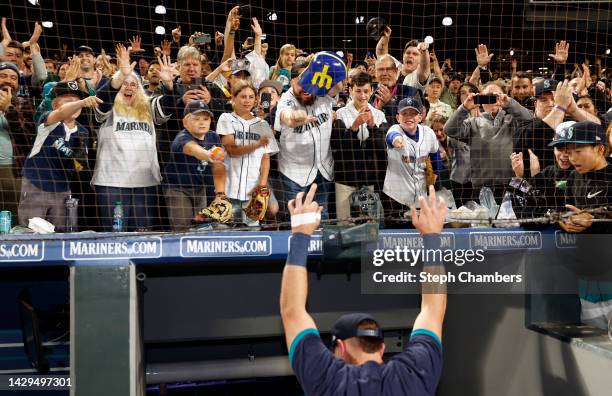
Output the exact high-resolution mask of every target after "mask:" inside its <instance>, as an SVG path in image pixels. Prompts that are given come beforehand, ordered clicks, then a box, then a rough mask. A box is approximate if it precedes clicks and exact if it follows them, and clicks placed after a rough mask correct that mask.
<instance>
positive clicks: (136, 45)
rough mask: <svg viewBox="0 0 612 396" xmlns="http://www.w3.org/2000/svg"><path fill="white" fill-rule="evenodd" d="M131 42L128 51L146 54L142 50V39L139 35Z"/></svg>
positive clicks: (133, 37)
mask: <svg viewBox="0 0 612 396" xmlns="http://www.w3.org/2000/svg"><path fill="white" fill-rule="evenodd" d="M128 41H129V42H130V47H129V48H128V51H130V52H144V49H142V47H141V45H142V39H141V38H140V36H139V35H136V36H132V39H131V40H128Z"/></svg>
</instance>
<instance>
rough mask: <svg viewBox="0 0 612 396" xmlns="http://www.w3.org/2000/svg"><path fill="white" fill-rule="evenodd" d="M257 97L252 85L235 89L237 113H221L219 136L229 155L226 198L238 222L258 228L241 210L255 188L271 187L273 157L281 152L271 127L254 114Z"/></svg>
mask: <svg viewBox="0 0 612 396" xmlns="http://www.w3.org/2000/svg"><path fill="white" fill-rule="evenodd" d="M256 98H257V92H256V90H255V88H254V87H253V86H252V85H251V84H249V83H248V82H246V81H238V83H237V84H235V85H233V86H232V107H233V109H234V111H233V112H232V113H223V114H221V116H220V117H219V121H218V122H217V133H218V134H219V135H221V142H222V143H223V145H224V146H225V149H226V151H227V153H228V154H229V160H228V165H229V170H228V172H227V173H226V175H227V176H226V178H227V179H226V183H225V189H226V195H227V196H228V198H229V199H230V200H231V202H232V207H233V209H234V220H235V221H239V222H240V221H241V222H242V223H244V224H246V225H248V226H257V225H258V223H259V222H258V221H254V220H251V219H249V218H248V217H246V215H245V213H244V212H242V211H241V209H242V208H243V207H246V204H247V203H248V201H249V198H250V193H251V191H252V190H253V189H255V188H256V187H258V186H262V187H265V186H267V184H268V172H269V171H270V155H272V154H275V153H277V152H278V144H277V143H276V139H275V138H274V132H273V131H272V128H270V125H269V124H268V123H267V122H266V121H264V120H262V119H261V118H259V117H255V116H254V115H253V114H252V113H251V110H252V109H253V108H254V107H255V105H256V103H257V99H256Z"/></svg>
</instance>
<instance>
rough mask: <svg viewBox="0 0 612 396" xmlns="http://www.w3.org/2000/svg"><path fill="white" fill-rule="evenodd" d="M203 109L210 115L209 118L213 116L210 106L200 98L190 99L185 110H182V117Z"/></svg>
mask: <svg viewBox="0 0 612 396" xmlns="http://www.w3.org/2000/svg"><path fill="white" fill-rule="evenodd" d="M203 111H205V112H207V113H208V114H209V115H210V118H213V113H212V111H210V108H209V107H208V105H207V104H206V103H204V102H202V101H201V100H192V101H191V102H189V103H187V106H185V110H183V117H186V116H187V114H196V113H201V112H203Z"/></svg>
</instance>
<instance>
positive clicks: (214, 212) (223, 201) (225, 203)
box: [195, 193, 232, 223]
mask: <svg viewBox="0 0 612 396" xmlns="http://www.w3.org/2000/svg"><path fill="white" fill-rule="evenodd" d="M231 219H232V203H231V202H230V201H229V199H227V196H226V195H225V194H224V193H217V195H216V196H215V199H213V201H212V202H211V203H210V205H208V207H206V208H204V209H202V210H201V211H199V212H198V214H196V217H195V221H196V222H198V223H200V222H204V221H209V220H214V221H218V222H219V223H227V222H228V221H230V220H231Z"/></svg>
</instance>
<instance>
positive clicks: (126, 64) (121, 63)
mask: <svg viewBox="0 0 612 396" xmlns="http://www.w3.org/2000/svg"><path fill="white" fill-rule="evenodd" d="M115 50H116V51H117V66H118V67H119V71H121V74H122V75H123V77H127V76H129V75H130V74H131V73H132V71H133V70H134V68H135V67H136V62H132V63H130V52H129V51H128V50H127V49H126V48H125V46H124V45H123V44H117V46H116V47H115Z"/></svg>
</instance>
